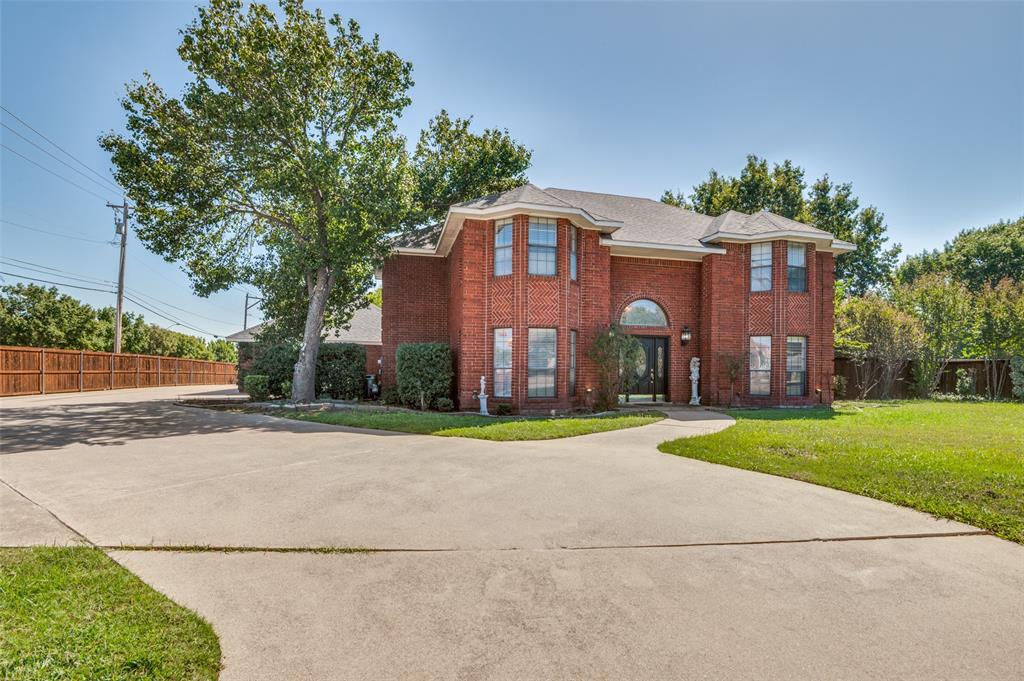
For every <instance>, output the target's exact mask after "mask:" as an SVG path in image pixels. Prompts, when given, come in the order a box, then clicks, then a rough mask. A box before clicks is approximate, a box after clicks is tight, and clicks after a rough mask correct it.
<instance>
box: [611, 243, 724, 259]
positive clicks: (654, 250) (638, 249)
mask: <svg viewBox="0 0 1024 681" xmlns="http://www.w3.org/2000/svg"><path fill="white" fill-rule="evenodd" d="M601 245H602V246H607V247H608V249H609V250H610V251H611V254H612V255H613V256H620V257H632V258H657V259H660V260H701V259H702V258H703V257H704V256H705V255H724V254H725V252H726V251H725V249H724V248H716V247H714V246H679V245H675V244H659V243H651V242H646V241H616V240H613V239H608V238H603V239H601Z"/></svg>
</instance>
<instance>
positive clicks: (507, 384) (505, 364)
mask: <svg viewBox="0 0 1024 681" xmlns="http://www.w3.org/2000/svg"><path fill="white" fill-rule="evenodd" d="M494 396H495V397H512V329H495V330H494Z"/></svg>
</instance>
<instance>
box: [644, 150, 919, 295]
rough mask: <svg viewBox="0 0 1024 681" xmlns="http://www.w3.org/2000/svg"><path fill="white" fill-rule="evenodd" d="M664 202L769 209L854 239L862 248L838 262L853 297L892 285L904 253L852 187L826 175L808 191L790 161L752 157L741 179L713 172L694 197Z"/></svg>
mask: <svg viewBox="0 0 1024 681" xmlns="http://www.w3.org/2000/svg"><path fill="white" fill-rule="evenodd" d="M661 200H662V201H663V202H665V203H669V204H672V205H675V206H680V207H683V208H690V209H692V210H695V211H697V212H698V213H704V214H705V215H721V214H722V213H724V212H726V211H728V210H738V211H741V212H744V213H754V212H757V211H759V210H762V209H765V210H769V211H771V212H773V213H776V214H777V215H782V216H784V217H787V218H791V219H794V220H800V221H803V222H807V223H809V224H813V225H814V226H816V227H818V228H820V229H823V230H825V231H827V232H831V233H832V234H834V235H835V236H836V237H837V238H839V239H843V240H844V241H850V242H852V243H854V244H856V245H857V250H856V251H854V252H853V253H848V254H846V255H844V256H843V257H842V258H838V259H837V260H836V277H837V278H838V279H839V280H841V281H843V282H845V284H846V290H847V291H848V292H849V293H850V294H853V295H860V294H863V293H864V292H866V291H868V290H870V289H872V288H877V287H880V286H882V285H883V284H886V283H888V281H889V278H890V273H891V271H892V268H893V266H894V265H895V264H896V259H897V258H898V257H899V253H900V247H899V245H893V246H887V245H886V242H887V241H888V237H886V225H885V216H884V215H883V214H882V213H881V211H879V210H878V209H877V208H875V207H874V206H868V207H866V208H860V202H859V200H858V199H857V197H855V196H854V195H853V186H852V185H851V184H850V183H842V184H835V183H833V182H832V181H831V180H830V179H829V176H828V175H825V176H823V177H822V178H821V179H819V180H817V181H816V182H814V183H813V184H812V185H811V186H810V187H809V188H808V186H807V183H806V181H805V180H804V170H803V168H801V167H800V166H798V165H796V164H794V163H793V162H792V161H790V160H785V161H783V162H782V163H777V164H773V165H772V166H771V168H769V165H768V161H766V160H765V159H761V158H758V157H757V156H755V155H753V154H751V155H749V156H747V163H746V165H745V166H744V167H743V169H742V170H741V171H740V174H739V175H738V176H736V177H729V176H725V175H721V174H720V173H718V172H717V171H715V170H711V171H710V172H709V173H708V178H707V179H706V180H705V181H704V182H701V183H700V184H698V185H697V186H695V187H694V188H693V192H692V193H691V194H690V195H689V196H686V195H685V194H683V193H682V192H671V191H666V192H665V193H664V194H663V195H662V197H661Z"/></svg>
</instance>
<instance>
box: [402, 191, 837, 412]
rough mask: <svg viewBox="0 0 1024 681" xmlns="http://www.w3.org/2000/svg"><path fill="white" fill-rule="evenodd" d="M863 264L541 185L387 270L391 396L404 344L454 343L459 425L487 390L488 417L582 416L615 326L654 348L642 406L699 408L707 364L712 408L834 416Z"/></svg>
mask: <svg viewBox="0 0 1024 681" xmlns="http://www.w3.org/2000/svg"><path fill="white" fill-rule="evenodd" d="M853 248H854V246H853V244H850V243H847V242H844V241H840V240H838V239H836V238H834V237H833V235H831V234H829V233H827V232H824V231H822V230H820V229H816V228H814V227H811V226H809V225H805V224H802V223H799V222H795V221H793V220H789V219H787V218H784V217H781V216H778V215H774V214H772V213H768V212H761V213H757V214H755V215H747V214H745V213H739V212H736V211H730V212H728V213H725V214H723V215H720V216H718V217H715V218H712V217H709V216H707V215H701V214H699V213H695V212H693V211H689V210H684V209H682V208H676V207H674V206H670V205H667V204H664V203H661V202H659V201H652V200H650V199H642V198H635V197H630V196H616V195H611V194H594V193H590V192H582V191H571V190H567V189H543V190H542V189H540V188H538V187H535V186H533V185H524V186H522V187H519V188H517V189H513V190H511V191H508V192H504V193H501V194H495V195H491V196H486V197H483V198H481V199H476V200H473V201H468V202H465V203H460V204H456V205H454V206H452V207H451V208H450V209H449V211H448V215H447V218H446V219H445V222H444V224H443V225H440V226H438V227H437V228H434V229H428V230H423V231H421V232H420V233H418V234H415V235H413V236H412V237H410V238H407V239H405V240H404V241H403V242H402V243H400V244H397V248H396V251H395V253H394V255H393V256H392V257H391V258H389V259H388V260H387V261H386V262H385V264H384V267H383V269H382V276H383V295H384V300H385V301H387V305H386V308H385V310H384V319H383V329H382V337H383V341H384V355H383V357H384V359H383V381H384V383H385V384H388V383H390V382H392V381H394V378H395V371H394V369H395V350H396V348H397V347H398V345H399V344H401V343H407V342H420V341H443V342H446V343H449V344H450V345H451V347H452V350H453V352H454V355H455V358H456V360H455V361H456V382H455V383H456V385H455V397H456V399H457V400H458V404H459V407H460V408H462V409H474V408H475V407H476V404H477V403H476V400H475V399H474V396H473V391H474V390H477V389H478V388H479V385H480V377H481V376H485V377H486V379H487V392H488V393H489V394H490V395H491V404H492V405H493V404H494V403H500V402H509V403H511V404H512V405H513V406H515V407H516V408H519V409H521V410H524V411H542V410H549V409H568V408H572V407H578V406H587V405H588V404H589V403H590V401H591V400H592V398H593V389H594V388H595V387H596V382H595V379H596V372H595V368H594V366H593V364H592V363H591V362H590V361H589V360H588V358H587V348H588V346H589V345H590V342H591V340H592V339H593V338H594V335H595V334H596V333H598V332H600V331H601V330H602V329H606V328H607V326H608V325H609V324H610V323H611V322H620V323H622V324H623V325H624V326H625V328H626V329H628V330H629V331H630V332H631V333H633V334H635V335H637V336H638V337H639V338H640V341H641V342H642V344H643V345H644V348H645V361H644V362H643V363H642V366H638V367H637V368H636V370H637V374H638V376H639V377H640V385H639V387H638V388H636V389H635V390H634V391H633V392H634V393H635V394H636V395H640V396H642V395H646V396H647V397H648V398H649V399H652V400H659V401H660V400H666V401H671V402H683V403H685V402H687V401H689V399H690V366H689V365H690V359H691V358H693V357H699V358H700V359H701V366H700V379H699V391H700V393H701V396H702V401H703V404H717V405H726V404H730V403H734V404H737V403H739V404H749V405H808V404H818V403H825V404H827V403H830V402H831V401H832V385H831V384H832V359H833V355H832V343H833V338H832V324H833V309H832V290H833V272H834V262H833V258H834V257H835V256H836V255H838V254H842V253H843V252H846V251H850V250H853ZM684 339H688V340H684ZM737 363H738V364H739V366H740V367H742V368H741V370H740V375H739V377H738V379H737V380H736V382H735V395H730V392H731V387H730V379H729V370H728V367H729V365H730V364H732V365H734V366H735V365H736V364H737Z"/></svg>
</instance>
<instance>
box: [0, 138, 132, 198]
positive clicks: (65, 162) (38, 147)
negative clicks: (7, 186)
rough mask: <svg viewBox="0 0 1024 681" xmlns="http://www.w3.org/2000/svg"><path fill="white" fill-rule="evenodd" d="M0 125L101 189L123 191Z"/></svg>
mask: <svg viewBox="0 0 1024 681" xmlns="http://www.w3.org/2000/svg"><path fill="white" fill-rule="evenodd" d="M0 125H2V126H4V127H5V128H7V129H8V130H10V131H11V132H13V133H14V134H15V135H17V136H18V137H20V138H21V139H23V140H25V141H26V142H28V143H29V144H31V145H32V146H33V147H35V148H36V149H38V150H39V151H41V152H43V153H44V154H46V155H47V156H49V157H50V158H52V159H53V160H54V161H56V162H57V163H60V164H63V165H65V166H67V167H68V168H70V169H71V170H72V171H74V172H76V173H78V174H79V175H81V176H82V177H84V178H85V179H87V180H89V181H90V182H92V183H93V184H95V185H98V186H99V187H102V188H103V189H113V190H114V191H116V192H121V191H122V189H121V188H120V187H118V186H117V185H115V184H113V183H111V182H100V181H99V180H94V179H93V178H91V177H89V176H88V175H86V174H85V173H83V172H82V171H81V170H79V169H78V168H76V167H74V166H73V165H71V164H70V163H68V162H67V161H65V160H63V159H61V158H59V157H58V156H57V155H56V154H51V153H50V152H49V151H47V150H46V149H43V148H42V147H41V146H39V145H38V144H36V143H35V142H33V141H32V140H30V139H29V138H27V137H25V136H24V135H22V134H21V133H20V132H18V131H17V130H15V129H14V128H12V127H11V126H9V125H7V124H6V123H0Z"/></svg>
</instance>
